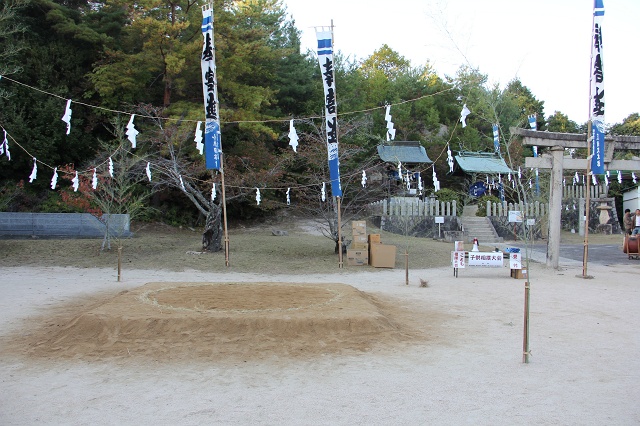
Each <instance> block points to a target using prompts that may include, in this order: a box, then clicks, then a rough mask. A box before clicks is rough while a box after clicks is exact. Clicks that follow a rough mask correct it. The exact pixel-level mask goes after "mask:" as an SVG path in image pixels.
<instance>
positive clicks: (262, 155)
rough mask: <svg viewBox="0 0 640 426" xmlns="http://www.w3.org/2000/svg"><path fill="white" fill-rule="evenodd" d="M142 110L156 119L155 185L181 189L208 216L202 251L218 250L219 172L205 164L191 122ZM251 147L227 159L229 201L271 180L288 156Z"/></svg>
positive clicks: (246, 195) (243, 197)
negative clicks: (239, 154)
mask: <svg viewBox="0 0 640 426" xmlns="http://www.w3.org/2000/svg"><path fill="white" fill-rule="evenodd" d="M144 113H145V115H147V116H150V117H155V118H154V120H153V121H154V124H155V126H156V129H157V132H155V133H154V135H153V136H151V138H150V141H151V144H152V147H153V148H154V152H157V153H158V154H157V156H156V157H154V160H153V164H154V172H155V176H156V177H157V178H154V182H155V184H156V185H157V186H158V187H160V188H162V187H170V188H175V189H178V190H180V191H182V193H183V194H184V195H185V196H186V197H187V198H188V199H189V201H191V203H192V204H193V205H194V206H195V207H196V208H197V209H198V211H199V212H200V213H201V214H202V215H203V216H204V217H205V226H204V231H203V233H202V250H203V251H209V252H217V251H220V250H221V249H222V239H223V222H222V213H223V205H222V185H221V183H222V182H221V178H222V175H221V173H220V172H218V171H211V170H207V169H206V168H205V161H204V157H202V155H200V154H199V153H198V151H197V150H196V149H195V143H194V142H193V135H194V128H195V126H194V125H193V123H191V122H190V123H177V124H175V123H173V122H171V123H169V122H167V121H166V120H165V119H163V118H162V117H161V115H162V109H160V108H155V107H151V106H144ZM251 148H252V155H251V156H249V155H247V156H238V155H234V156H229V157H225V158H224V159H223V160H224V161H223V164H224V171H225V175H224V178H225V192H226V194H225V195H226V202H227V204H229V203H233V202H239V201H242V200H246V199H248V198H249V197H251V196H252V195H251V194H252V193H253V192H254V191H255V188H256V187H260V186H266V185H269V184H272V183H273V182H276V181H278V179H279V178H280V177H281V175H282V165H283V164H284V159H278V158H277V157H276V156H275V155H273V154H272V153H270V152H267V151H266V150H265V148H264V147H263V146H260V145H259V144H254V145H253V146H252V147H251ZM261 150H263V151H261ZM214 187H215V190H214Z"/></svg>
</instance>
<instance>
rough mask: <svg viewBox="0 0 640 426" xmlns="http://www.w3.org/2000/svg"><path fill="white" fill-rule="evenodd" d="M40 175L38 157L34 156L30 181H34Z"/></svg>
mask: <svg viewBox="0 0 640 426" xmlns="http://www.w3.org/2000/svg"><path fill="white" fill-rule="evenodd" d="M36 177H38V163H37V160H36V157H33V169H31V174H30V175H29V183H32V182H33V181H34V180H36Z"/></svg>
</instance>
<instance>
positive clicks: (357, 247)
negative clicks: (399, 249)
mask: <svg viewBox="0 0 640 426" xmlns="http://www.w3.org/2000/svg"><path fill="white" fill-rule="evenodd" d="M351 233H352V237H353V239H352V242H351V248H349V249H347V265H350V266H361V265H371V266H373V267H374V268H394V267H395V266H396V246H392V245H388V244H382V243H381V242H380V234H369V235H368V236H367V224H366V222H365V221H364V220H354V221H352V222H351Z"/></svg>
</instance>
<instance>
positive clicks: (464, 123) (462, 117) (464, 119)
mask: <svg viewBox="0 0 640 426" xmlns="http://www.w3.org/2000/svg"><path fill="white" fill-rule="evenodd" d="M469 114H471V111H469V108H467V104H464V106H463V107H462V111H460V122H461V123H462V127H467V116H468V115H469Z"/></svg>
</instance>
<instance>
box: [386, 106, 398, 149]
mask: <svg viewBox="0 0 640 426" xmlns="http://www.w3.org/2000/svg"><path fill="white" fill-rule="evenodd" d="M384 119H385V120H386V121H387V141H392V140H394V139H395V138H396V129H394V128H393V121H391V105H387V107H386V112H385V114H384Z"/></svg>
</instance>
